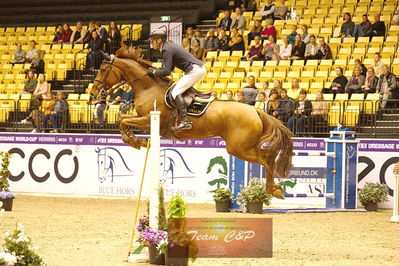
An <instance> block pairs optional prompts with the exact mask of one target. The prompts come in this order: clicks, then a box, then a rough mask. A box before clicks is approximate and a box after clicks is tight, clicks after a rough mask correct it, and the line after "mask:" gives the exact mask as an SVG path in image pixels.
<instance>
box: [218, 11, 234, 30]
mask: <svg viewBox="0 0 399 266" xmlns="http://www.w3.org/2000/svg"><path fill="white" fill-rule="evenodd" d="M232 21H233V20H232V19H231V13H230V11H229V10H225V11H224V18H222V19H221V20H220V22H219V25H218V29H219V31H220V30H221V29H225V30H230V27H231V22H232Z"/></svg>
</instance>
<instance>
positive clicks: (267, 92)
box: [262, 80, 271, 99]
mask: <svg viewBox="0 0 399 266" xmlns="http://www.w3.org/2000/svg"><path fill="white" fill-rule="evenodd" d="M262 91H263V92H264V93H265V95H266V98H267V99H268V98H269V97H270V92H271V89H269V82H268V81H267V80H265V81H263V82H262Z"/></svg>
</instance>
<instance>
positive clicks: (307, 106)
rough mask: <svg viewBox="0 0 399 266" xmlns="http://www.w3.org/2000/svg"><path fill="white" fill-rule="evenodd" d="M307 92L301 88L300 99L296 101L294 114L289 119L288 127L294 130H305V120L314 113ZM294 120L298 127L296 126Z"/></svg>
mask: <svg viewBox="0 0 399 266" xmlns="http://www.w3.org/2000/svg"><path fill="white" fill-rule="evenodd" d="M306 95H307V92H306V91H305V90H301V92H300V94H299V100H298V101H296V102H295V111H294V114H293V115H292V116H291V117H290V118H289V119H288V123H287V127H288V128H289V129H290V130H291V131H292V132H294V131H296V132H303V130H304V128H305V122H306V120H307V118H308V116H309V115H310V114H311V113H312V103H311V102H310V101H309V100H307V99H306ZM294 122H296V123H295V124H296V127H295V128H294Z"/></svg>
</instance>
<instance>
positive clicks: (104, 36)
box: [92, 21, 108, 43]
mask: <svg viewBox="0 0 399 266" xmlns="http://www.w3.org/2000/svg"><path fill="white" fill-rule="evenodd" d="M94 27H95V28H96V31H97V33H98V37H99V38H100V39H101V41H102V42H103V43H104V42H105V41H106V40H107V38H108V34H107V30H106V29H105V28H104V27H102V26H101V22H100V21H96V22H95V25H94ZM92 36H93V35H92Z"/></svg>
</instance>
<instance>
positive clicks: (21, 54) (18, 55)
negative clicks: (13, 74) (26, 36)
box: [13, 43, 26, 64]
mask: <svg viewBox="0 0 399 266" xmlns="http://www.w3.org/2000/svg"><path fill="white" fill-rule="evenodd" d="M25 60H26V53H25V51H24V50H22V44H21V43H18V44H17V50H15V52H14V62H13V64H24V63H25Z"/></svg>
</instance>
